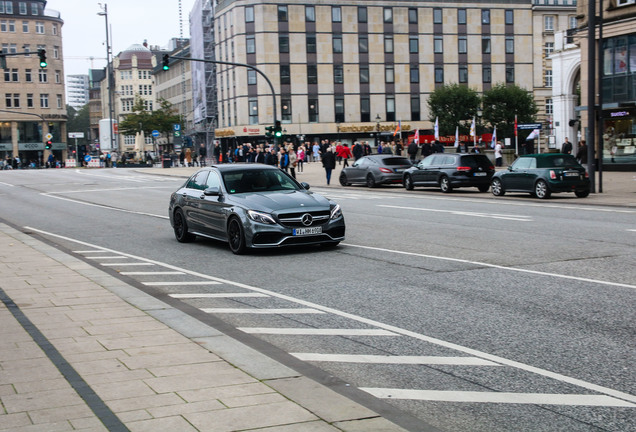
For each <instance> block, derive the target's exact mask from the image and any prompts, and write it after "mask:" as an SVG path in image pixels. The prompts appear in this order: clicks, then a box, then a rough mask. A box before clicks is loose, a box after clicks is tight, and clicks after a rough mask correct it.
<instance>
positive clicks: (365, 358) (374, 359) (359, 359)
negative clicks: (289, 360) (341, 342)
mask: <svg viewBox="0 0 636 432" xmlns="http://www.w3.org/2000/svg"><path fill="white" fill-rule="evenodd" d="M290 354H291V355H293V356H294V357H296V358H298V359H300V360H304V361H313V362H338V363H372V364H404V365H449V366H501V365H500V364H499V363H495V362H491V361H488V360H484V359H480V358H477V357H443V356H390V355H370V354H321V353H290Z"/></svg>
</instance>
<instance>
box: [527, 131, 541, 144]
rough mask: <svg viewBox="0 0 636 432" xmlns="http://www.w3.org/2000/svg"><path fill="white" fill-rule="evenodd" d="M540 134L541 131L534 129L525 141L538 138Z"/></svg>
mask: <svg viewBox="0 0 636 432" xmlns="http://www.w3.org/2000/svg"><path fill="white" fill-rule="evenodd" d="M540 133H541V131H540V130H539V129H534V130H533V131H532V132H530V135H528V138H526V141H528V140H533V139H535V138H536V137H538V136H539V134H540Z"/></svg>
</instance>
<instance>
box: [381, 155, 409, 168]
mask: <svg viewBox="0 0 636 432" xmlns="http://www.w3.org/2000/svg"><path fill="white" fill-rule="evenodd" d="M382 162H384V165H387V166H396V165H411V161H410V160H409V159H407V158H402V157H393V158H385V159H382Z"/></svg>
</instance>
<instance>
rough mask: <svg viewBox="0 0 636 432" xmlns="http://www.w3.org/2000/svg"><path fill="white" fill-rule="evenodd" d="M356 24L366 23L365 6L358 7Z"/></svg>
mask: <svg viewBox="0 0 636 432" xmlns="http://www.w3.org/2000/svg"><path fill="white" fill-rule="evenodd" d="M358 22H359V23H365V22H367V7H366V6H359V7H358Z"/></svg>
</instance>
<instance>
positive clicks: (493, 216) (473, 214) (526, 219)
mask: <svg viewBox="0 0 636 432" xmlns="http://www.w3.org/2000/svg"><path fill="white" fill-rule="evenodd" d="M378 207H386V208H394V209H399V210H416V211H427V212H436V213H450V214H454V215H459V216H469V217H481V218H491V219H505V220H514V221H519V222H532V217H530V216H524V215H506V214H497V213H478V212H467V211H459V210H439V209H428V208H421V207H403V206H392V205H386V204H379V205H378Z"/></svg>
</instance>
